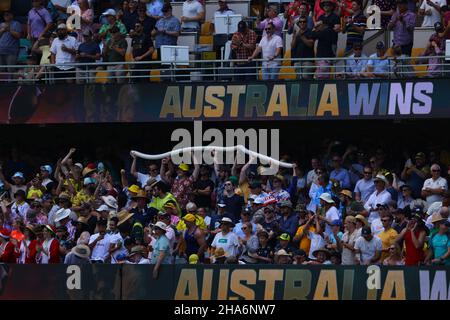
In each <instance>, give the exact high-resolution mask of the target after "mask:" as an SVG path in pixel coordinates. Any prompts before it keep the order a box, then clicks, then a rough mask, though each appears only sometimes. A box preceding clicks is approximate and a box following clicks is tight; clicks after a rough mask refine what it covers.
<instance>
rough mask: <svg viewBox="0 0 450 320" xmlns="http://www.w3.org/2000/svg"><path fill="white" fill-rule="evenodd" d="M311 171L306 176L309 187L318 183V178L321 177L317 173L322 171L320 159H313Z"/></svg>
mask: <svg viewBox="0 0 450 320" xmlns="http://www.w3.org/2000/svg"><path fill="white" fill-rule="evenodd" d="M311 168H312V169H311V170H309V171H308V174H307V175H306V183H307V185H308V187H311V184H312V183H313V182H317V178H318V177H319V173H318V172H317V171H320V160H319V159H318V158H316V157H315V158H312V159H311Z"/></svg>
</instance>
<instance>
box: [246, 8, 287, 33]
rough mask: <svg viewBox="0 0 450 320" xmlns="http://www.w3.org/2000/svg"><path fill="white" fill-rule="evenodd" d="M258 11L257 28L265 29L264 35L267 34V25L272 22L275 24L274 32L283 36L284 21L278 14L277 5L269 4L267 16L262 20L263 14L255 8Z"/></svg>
mask: <svg viewBox="0 0 450 320" xmlns="http://www.w3.org/2000/svg"><path fill="white" fill-rule="evenodd" d="M253 11H254V12H255V13H256V16H257V19H256V28H258V29H259V30H262V31H263V37H264V36H266V34H267V26H268V25H269V24H270V23H271V24H272V25H273V29H274V31H273V33H275V34H276V35H277V36H280V37H282V36H283V21H281V19H280V18H279V17H278V15H277V7H276V5H269V6H268V7H267V9H266V15H267V18H265V19H264V20H262V21H261V14H260V12H259V11H258V10H256V9H253Z"/></svg>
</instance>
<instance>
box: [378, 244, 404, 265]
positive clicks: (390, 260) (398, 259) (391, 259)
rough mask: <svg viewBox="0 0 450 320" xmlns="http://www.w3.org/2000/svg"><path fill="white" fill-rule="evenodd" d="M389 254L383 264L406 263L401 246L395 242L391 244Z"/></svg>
mask: <svg viewBox="0 0 450 320" xmlns="http://www.w3.org/2000/svg"><path fill="white" fill-rule="evenodd" d="M388 250H389V256H388V257H387V258H386V259H384V261H383V265H385V266H403V265H404V264H405V261H404V259H403V257H402V251H401V249H400V246H399V245H398V244H397V243H395V244H393V245H391V246H390V247H389V248H388Z"/></svg>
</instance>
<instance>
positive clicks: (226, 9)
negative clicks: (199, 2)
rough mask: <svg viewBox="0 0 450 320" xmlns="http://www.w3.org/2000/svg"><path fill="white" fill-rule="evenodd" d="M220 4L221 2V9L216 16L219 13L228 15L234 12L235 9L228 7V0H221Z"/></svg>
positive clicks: (216, 13)
mask: <svg viewBox="0 0 450 320" xmlns="http://www.w3.org/2000/svg"><path fill="white" fill-rule="evenodd" d="M218 4H219V9H217V10H216V12H215V16H217V15H224V16H226V15H230V14H234V11H233V10H231V9H230V8H229V7H228V4H227V2H226V0H219V2H218Z"/></svg>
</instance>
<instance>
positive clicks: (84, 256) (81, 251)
mask: <svg viewBox="0 0 450 320" xmlns="http://www.w3.org/2000/svg"><path fill="white" fill-rule="evenodd" d="M90 256H91V249H89V247H88V246H87V245H85V244H79V245H77V246H75V247H73V248H72V251H71V252H70V253H69V254H67V255H66V258H65V259H64V264H70V265H72V264H90V263H91V261H90V260H89V257H90Z"/></svg>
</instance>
